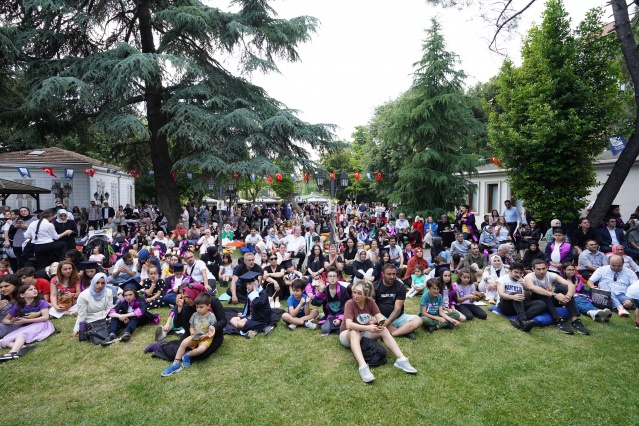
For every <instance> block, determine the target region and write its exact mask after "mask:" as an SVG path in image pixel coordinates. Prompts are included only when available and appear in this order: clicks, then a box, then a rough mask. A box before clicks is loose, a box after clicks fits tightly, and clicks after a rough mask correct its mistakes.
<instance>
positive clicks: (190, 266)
mask: <svg viewBox="0 0 639 426" xmlns="http://www.w3.org/2000/svg"><path fill="white" fill-rule="evenodd" d="M184 261H185V262H186V265H184V273H185V274H186V275H188V276H190V277H191V278H192V279H193V281H195V282H198V283H201V284H203V285H204V287H205V288H206V289H207V290H211V289H212V287H211V286H210V285H209V279H208V275H207V272H208V269H207V268H206V264H205V263H204V262H203V261H201V260H195V254H193V253H192V252H190V251H187V252H185V253H184Z"/></svg>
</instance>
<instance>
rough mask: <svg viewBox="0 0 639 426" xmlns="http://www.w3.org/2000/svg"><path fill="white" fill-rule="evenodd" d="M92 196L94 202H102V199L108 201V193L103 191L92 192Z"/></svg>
mask: <svg viewBox="0 0 639 426" xmlns="http://www.w3.org/2000/svg"><path fill="white" fill-rule="evenodd" d="M93 198H95V201H96V202H98V201H99V202H100V204H102V203H103V202H104V201H109V193H108V192H105V193H104V194H98V193H97V191H96V192H94V193H93Z"/></svg>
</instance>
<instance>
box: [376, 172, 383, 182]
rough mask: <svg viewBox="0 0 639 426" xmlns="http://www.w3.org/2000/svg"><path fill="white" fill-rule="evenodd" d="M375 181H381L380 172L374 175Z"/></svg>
mask: <svg viewBox="0 0 639 426" xmlns="http://www.w3.org/2000/svg"><path fill="white" fill-rule="evenodd" d="M375 179H377V180H382V179H383V175H382V172H377V174H375Z"/></svg>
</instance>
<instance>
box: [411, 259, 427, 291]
mask: <svg viewBox="0 0 639 426" xmlns="http://www.w3.org/2000/svg"><path fill="white" fill-rule="evenodd" d="M410 278H411V289H410V290H409V291H408V293H406V297H414V296H415V295H418V294H421V292H422V291H423V290H424V287H426V275H424V267H423V266H422V265H415V273H414V274H412V275H411V276H410Z"/></svg>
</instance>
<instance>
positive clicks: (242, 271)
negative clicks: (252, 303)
mask: <svg viewBox="0 0 639 426" xmlns="http://www.w3.org/2000/svg"><path fill="white" fill-rule="evenodd" d="M250 270H251V271H253V272H257V273H258V274H260V276H261V275H263V274H264V270H262V267H261V266H260V265H256V264H254V265H253V268H251V269H250ZM248 271H249V269H248V268H247V267H246V263H244V264H242V266H240V267H239V268H235V272H234V275H236V276H237V277H238V280H237V283H238V287H241V288H246V284H244V282H242V280H241V279H239V277H241V276H242V275H244V274H246V273H247V272H248Z"/></svg>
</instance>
